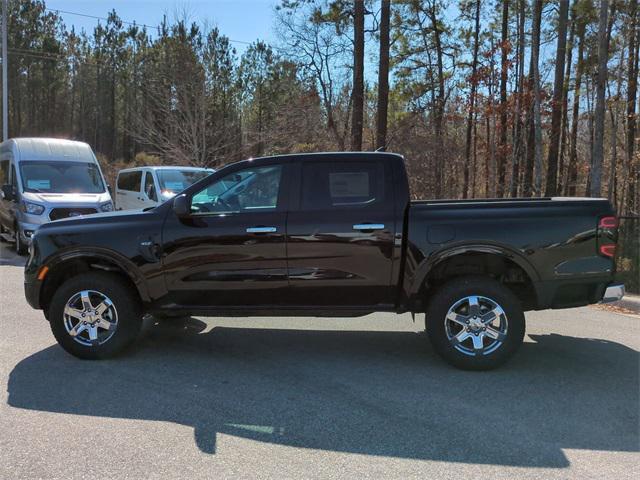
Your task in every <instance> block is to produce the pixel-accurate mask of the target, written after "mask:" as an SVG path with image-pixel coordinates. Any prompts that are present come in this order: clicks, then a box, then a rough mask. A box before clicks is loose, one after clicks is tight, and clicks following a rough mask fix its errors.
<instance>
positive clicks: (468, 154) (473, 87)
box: [462, 0, 480, 198]
mask: <svg viewBox="0 0 640 480" xmlns="http://www.w3.org/2000/svg"><path fill="white" fill-rule="evenodd" d="M479 36H480V0H476V13H475V28H474V31H473V60H472V63H471V92H470V93H469V114H468V116H467V137H466V145H465V152H464V158H465V162H464V186H463V189H462V198H467V195H468V190H469V164H470V160H471V134H472V129H473V119H474V115H475V104H476V88H477V80H476V70H477V68H478V48H479V44H480V42H479V41H478V39H479Z"/></svg>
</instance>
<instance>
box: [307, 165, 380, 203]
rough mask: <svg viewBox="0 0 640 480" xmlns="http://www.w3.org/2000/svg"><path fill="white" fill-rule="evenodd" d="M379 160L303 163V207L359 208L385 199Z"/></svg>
mask: <svg viewBox="0 0 640 480" xmlns="http://www.w3.org/2000/svg"><path fill="white" fill-rule="evenodd" d="M385 193H386V192H385V177H384V164H382V163H381V162H367V161H363V162H360V161H354V162H309V163H303V166H302V205H301V206H302V209H303V210H322V209H333V208H362V207H366V206H369V205H377V204H380V203H382V202H384V201H385Z"/></svg>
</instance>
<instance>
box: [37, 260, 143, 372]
mask: <svg viewBox="0 0 640 480" xmlns="http://www.w3.org/2000/svg"><path fill="white" fill-rule="evenodd" d="M84 290H92V291H95V292H99V293H100V294H102V295H105V296H106V297H108V298H109V299H110V300H111V302H112V303H113V305H114V307H115V309H116V311H117V325H116V327H115V332H114V333H113V335H112V336H111V337H110V338H109V339H108V340H106V341H105V342H104V343H101V344H94V345H88V346H87V345H84V344H81V343H79V342H78V341H76V339H74V337H72V336H71V335H70V334H69V332H68V331H67V328H66V327H65V315H64V310H65V307H66V305H67V302H68V301H69V300H70V299H71V298H72V297H73V296H74V295H76V294H77V293H79V292H80V291H84ZM95 306H96V305H94V307H95ZM48 319H49V323H50V324H51V331H52V332H53V335H54V337H55V338H56V340H57V341H58V343H59V344H60V346H62V348H64V349H65V350H66V351H67V352H69V353H70V354H71V355H74V356H76V357H78V358H82V359H87V360H96V359H104V358H110V357H113V356H114V355H117V354H118V353H120V352H121V351H122V350H124V349H125V348H126V347H128V346H129V345H131V343H133V341H134V340H135V339H136V337H137V336H138V333H139V332H140V328H141V326H142V308H141V305H140V299H139V298H138V296H137V292H135V290H134V289H133V288H131V287H130V286H129V285H128V284H127V282H126V281H125V280H124V279H123V278H122V277H121V276H119V275H117V274H113V273H106V272H91V273H84V274H81V275H78V276H76V277H72V278H71V279H69V280H67V281H66V282H65V283H63V284H62V285H61V286H60V287H59V288H58V290H56V292H55V293H54V295H53V298H52V300H51V304H50V307H49V315H48ZM85 341H86V340H85Z"/></svg>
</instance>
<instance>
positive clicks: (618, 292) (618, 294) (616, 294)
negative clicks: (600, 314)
mask: <svg viewBox="0 0 640 480" xmlns="http://www.w3.org/2000/svg"><path fill="white" fill-rule="evenodd" d="M624 294H625V290H624V284H623V283H620V284H615V285H609V286H608V287H607V289H606V290H605V292H604V296H603V297H602V300H601V301H600V303H609V302H617V301H618V300H621V299H622V297H624Z"/></svg>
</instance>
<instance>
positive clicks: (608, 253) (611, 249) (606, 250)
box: [600, 243, 616, 258]
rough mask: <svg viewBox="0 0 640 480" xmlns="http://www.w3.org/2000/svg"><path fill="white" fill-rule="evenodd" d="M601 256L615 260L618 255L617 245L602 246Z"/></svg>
mask: <svg viewBox="0 0 640 480" xmlns="http://www.w3.org/2000/svg"><path fill="white" fill-rule="evenodd" d="M600 254H601V255H604V256H605V257H611V258H613V257H614V256H615V255H616V244H615V243H613V244H610V245H600Z"/></svg>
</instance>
